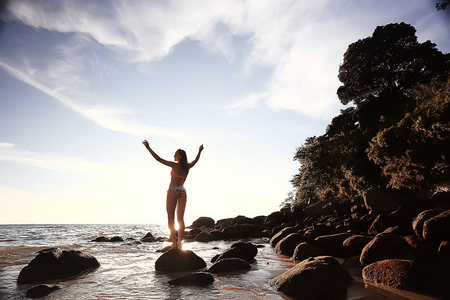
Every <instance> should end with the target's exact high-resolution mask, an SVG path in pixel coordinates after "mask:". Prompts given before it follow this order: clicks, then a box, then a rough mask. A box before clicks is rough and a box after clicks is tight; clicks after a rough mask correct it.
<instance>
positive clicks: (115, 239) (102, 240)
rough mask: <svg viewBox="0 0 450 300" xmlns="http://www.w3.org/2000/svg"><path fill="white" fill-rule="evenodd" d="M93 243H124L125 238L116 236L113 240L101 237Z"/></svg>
mask: <svg viewBox="0 0 450 300" xmlns="http://www.w3.org/2000/svg"><path fill="white" fill-rule="evenodd" d="M91 242H100V243H102V242H113V243H114V242H123V238H121V237H120V236H114V237H112V238H109V237H105V236H99V237H97V238H96V239H94V240H92V241H91Z"/></svg>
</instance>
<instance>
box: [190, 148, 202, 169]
mask: <svg viewBox="0 0 450 300" xmlns="http://www.w3.org/2000/svg"><path fill="white" fill-rule="evenodd" d="M202 151H203V145H200V147H199V148H198V153H197V157H196V158H195V159H194V160H193V161H192V162H191V163H189V164H188V166H189V169H190V168H192V167H193V166H195V164H196V163H197V162H198V160H199V159H200V154H201V153H202Z"/></svg>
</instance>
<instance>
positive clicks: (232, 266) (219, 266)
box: [208, 258, 251, 274]
mask: <svg viewBox="0 0 450 300" xmlns="http://www.w3.org/2000/svg"><path fill="white" fill-rule="evenodd" d="M250 269H251V266H250V264H249V263H247V262H246V261H245V260H243V259H240V258H224V259H221V260H219V261H217V262H216V263H214V264H213V265H212V266H211V267H210V268H209V269H208V272H210V273H214V274H217V273H228V272H238V271H244V270H250Z"/></svg>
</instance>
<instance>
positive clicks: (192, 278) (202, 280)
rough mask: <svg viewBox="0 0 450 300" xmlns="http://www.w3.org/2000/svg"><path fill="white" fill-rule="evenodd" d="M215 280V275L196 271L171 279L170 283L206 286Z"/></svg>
mask: <svg viewBox="0 0 450 300" xmlns="http://www.w3.org/2000/svg"><path fill="white" fill-rule="evenodd" d="M213 282H214V276H213V275H212V274H211V273H207V272H196V273H190V274H186V275H183V276H180V277H177V278H175V279H172V280H170V281H169V282H168V283H169V284H171V285H183V286H206V285H210V284H211V283H213Z"/></svg>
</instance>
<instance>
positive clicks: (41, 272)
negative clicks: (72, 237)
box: [17, 248, 100, 284]
mask: <svg viewBox="0 0 450 300" xmlns="http://www.w3.org/2000/svg"><path fill="white" fill-rule="evenodd" d="M99 266H100V263H99V262H98V261H97V259H96V258H95V257H93V256H91V255H88V254H85V253H82V252H81V251H76V250H61V249H59V248H50V249H44V250H41V251H39V254H38V255H37V256H36V257H35V258H34V259H33V260H32V261H31V262H30V263H29V264H28V266H26V267H24V268H23V269H22V270H21V271H20V273H19V277H18V279H17V283H18V284H28V283H35V282H46V281H52V280H57V279H67V278H71V277H74V276H78V275H80V274H81V273H84V272H86V271H91V270H93V269H96V268H98V267H99Z"/></svg>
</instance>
